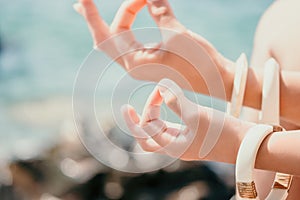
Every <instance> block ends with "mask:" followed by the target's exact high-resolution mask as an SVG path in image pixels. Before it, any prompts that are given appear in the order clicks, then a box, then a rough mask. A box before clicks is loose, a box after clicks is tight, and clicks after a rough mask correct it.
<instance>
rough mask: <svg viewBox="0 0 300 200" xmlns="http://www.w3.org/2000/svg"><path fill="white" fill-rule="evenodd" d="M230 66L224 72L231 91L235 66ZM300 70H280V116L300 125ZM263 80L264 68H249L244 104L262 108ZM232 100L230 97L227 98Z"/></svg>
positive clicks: (225, 82) (228, 89) (227, 86)
mask: <svg viewBox="0 0 300 200" xmlns="http://www.w3.org/2000/svg"><path fill="white" fill-rule="evenodd" d="M227 63H229V64H228V65H230V67H227V68H226V72H225V73H223V74H224V75H223V77H224V78H223V80H224V85H225V87H226V88H227V89H226V91H230V95H229V94H227V95H226V96H227V97H228V96H229V97H231V92H232V88H233V80H234V73H235V67H234V65H233V64H230V61H228V62H227ZM299 77H300V72H294V71H285V70H281V71H280V116H281V118H283V119H284V120H285V121H288V122H291V123H293V124H297V125H300V112H299V110H300V104H299V102H298V99H300V84H299V81H300V79H299ZM262 82H263V70H262V69H260V68H249V69H248V75H247V83H246V89H245V96H244V103H243V104H244V106H248V107H251V108H255V109H260V106H261V100H262ZM227 100H230V99H227Z"/></svg>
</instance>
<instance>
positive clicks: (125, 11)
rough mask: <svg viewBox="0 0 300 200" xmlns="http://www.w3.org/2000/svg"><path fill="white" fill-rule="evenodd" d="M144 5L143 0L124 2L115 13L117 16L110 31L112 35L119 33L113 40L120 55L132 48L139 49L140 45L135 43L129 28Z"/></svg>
mask: <svg viewBox="0 0 300 200" xmlns="http://www.w3.org/2000/svg"><path fill="white" fill-rule="evenodd" d="M145 5H146V2H145V0H127V1H124V2H123V3H122V5H121V7H120V8H119V10H118V11H117V14H116V16H115V18H114V20H113V22H112V24H111V26H110V31H111V32H112V33H114V34H117V33H121V32H122V34H121V35H119V36H118V37H116V38H115V40H116V41H115V44H116V47H117V49H118V50H119V51H120V53H126V52H127V51H128V50H130V49H132V48H135V49H136V48H141V47H142V45H141V44H140V43H139V42H137V41H136V39H135V37H134V34H133V33H132V32H131V30H130V28H131V26H132V24H133V22H134V19H135V17H136V15H137V13H138V12H139V11H140V10H141V9H142V8H143V7H144V6H145Z"/></svg>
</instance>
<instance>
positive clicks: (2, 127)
mask: <svg viewBox="0 0 300 200" xmlns="http://www.w3.org/2000/svg"><path fill="white" fill-rule="evenodd" d="M74 2H75V1H70V0H63V1H62V0H59V1H58V0H51V1H37V0H36V1H34V0H12V1H9V2H7V1H4V0H0V37H1V41H2V43H3V52H2V54H1V55H0V157H1V155H2V156H3V155H7V154H9V155H11V154H15V151H16V150H15V148H16V147H15V146H18V145H21V146H22V145H23V146H24V148H26V147H28V146H31V147H32V145H35V146H37V148H39V147H40V146H47V144H51V143H53V142H55V136H56V135H57V133H59V132H60V129H61V126H62V124H65V121H66V119H69V118H70V115H69V112H70V107H71V95H72V87H73V82H74V79H75V76H76V72H77V70H78V68H79V66H80V64H81V62H82V61H83V60H84V58H85V57H86V56H87V55H88V53H89V52H90V51H91V50H92V48H91V47H92V42H91V40H90V36H89V33H88V30H87V28H86V25H85V23H84V21H83V19H82V18H81V17H80V16H79V15H78V14H77V13H75V11H73V9H72V4H73V3H74ZM121 2H122V1H120V0H115V1H97V5H98V7H99V10H100V12H101V14H102V16H103V17H104V18H105V19H106V20H107V21H108V22H111V21H112V19H113V16H114V13H115V12H116V10H117V9H118V7H119V5H120V3H121ZM170 2H171V5H172V6H173V8H174V12H175V13H176V15H177V18H178V19H179V20H180V21H181V22H182V23H183V24H184V25H185V26H186V27H188V28H189V29H191V30H193V31H195V32H197V33H199V34H201V35H202V36H204V37H206V38H207V39H208V40H210V41H211V42H212V43H213V44H214V45H215V46H216V47H217V49H219V50H220V51H221V52H222V53H223V54H224V55H225V56H227V57H228V58H230V59H234V60H235V59H236V58H237V57H238V56H239V54H240V53H241V52H246V54H247V55H248V57H250V55H251V49H252V41H253V34H254V31H255V27H256V25H257V22H258V19H259V17H260V16H261V14H262V13H263V11H264V10H265V9H266V8H267V7H268V6H269V5H270V3H271V2H272V1H270V0H266V1H261V0H243V1H233V0H227V1H222V0H189V1H184V0H172V1H170ZM150 26H155V24H154V23H153V22H152V20H151V18H150V16H149V15H148V14H147V10H146V9H145V10H143V11H142V12H141V13H140V14H139V16H138V18H137V20H136V22H135V24H134V27H135V28H140V27H150ZM103 98H104V100H105V98H106V97H105V95H103ZM66 113H67V114H66ZM28 144H29V145H28Z"/></svg>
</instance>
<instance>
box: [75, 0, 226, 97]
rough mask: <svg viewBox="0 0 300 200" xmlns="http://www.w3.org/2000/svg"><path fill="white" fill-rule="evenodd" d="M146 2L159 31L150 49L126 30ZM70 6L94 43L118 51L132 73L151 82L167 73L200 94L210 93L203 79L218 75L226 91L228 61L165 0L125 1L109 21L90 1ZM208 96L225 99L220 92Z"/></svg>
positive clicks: (211, 80) (208, 80) (207, 80)
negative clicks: (80, 18)
mask: <svg viewBox="0 0 300 200" xmlns="http://www.w3.org/2000/svg"><path fill="white" fill-rule="evenodd" d="M146 5H147V6H148V10H149V13H150V15H151V16H152V18H153V19H154V21H155V22H156V24H157V25H158V27H159V28H160V30H161V33H162V41H161V42H160V43H158V44H157V45H154V46H152V47H151V48H149V47H145V46H144V45H143V44H141V43H139V42H138V41H137V40H136V39H135V37H134V34H133V32H132V31H131V25H132V24H133V22H134V19H135V17H136V15H137V13H138V12H139V11H140V10H141V9H142V8H143V7H144V6H146ZM74 8H75V10H76V11H77V12H78V13H80V14H81V15H82V16H83V17H84V19H85V21H86V22H87V24H88V27H89V30H90V32H91V35H92V38H93V41H94V46H95V47H97V48H101V50H103V51H104V52H105V53H107V54H108V55H109V56H111V57H112V58H116V57H118V56H119V55H122V56H121V57H120V58H119V59H117V62H118V63H119V64H121V65H122V66H123V68H124V69H125V70H126V71H127V72H128V73H130V74H131V75H132V76H133V77H134V78H136V79H141V80H150V81H155V82H158V81H159V80H161V79H163V78H169V79H172V80H174V81H176V83H177V84H179V86H180V87H182V88H185V89H189V90H192V91H196V92H199V93H203V94H209V93H210V91H209V88H208V86H207V85H208V84H214V82H216V79H220V84H225V85H224V86H223V88H224V87H225V92H226V95H227V96H229V97H230V96H231V85H232V73H231V72H229V71H230V70H231V69H230V67H227V66H231V65H232V62H231V61H229V60H227V59H225V58H224V57H223V56H222V55H221V54H219V53H218V51H217V50H216V49H215V48H214V47H213V46H212V45H211V44H210V43H209V42H208V41H207V40H206V39H205V38H203V37H201V36H199V35H197V34H195V33H193V32H191V31H189V30H188V29H186V28H185V27H184V26H183V25H182V24H181V23H180V22H179V21H178V20H177V19H176V17H175V15H174V13H173V11H172V9H171V7H170V5H169V3H168V1H167V0H152V1H151V0H148V1H147V2H146V1H145V0H128V1H124V3H122V5H121V7H120V8H119V10H118V12H117V14H116V16H115V18H114V20H113V22H112V24H111V25H110V26H108V25H107V24H106V22H105V21H104V20H103V19H102V17H101V16H100V15H99V13H98V10H97V8H96V6H95V4H94V2H93V0H79V2H78V3H76V4H75V5H74ZM115 36H116V37H115ZM109 38H111V39H109ZM114 38H115V39H114ZM108 39H109V40H108ZM104 41H106V42H104ZM102 42H104V43H102ZM101 43H102V45H101ZM162 49H166V50H167V51H164V50H162ZM130 50H131V53H128V51H130ZM132 50H133V51H132ZM125 52H127V54H125V55H123V53H125ZM223 93H224V90H223ZM212 96H217V97H220V98H223V99H224V98H226V97H225V96H224V94H215V95H212Z"/></svg>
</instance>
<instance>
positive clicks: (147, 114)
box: [140, 86, 163, 126]
mask: <svg viewBox="0 0 300 200" xmlns="http://www.w3.org/2000/svg"><path fill="white" fill-rule="evenodd" d="M162 102H163V99H162V97H161V96H160V93H159V90H158V86H156V87H155V88H154V90H153V92H152V93H151V94H150V96H149V97H148V99H147V102H146V104H145V106H144V110H143V114H142V118H141V122H140V125H141V126H144V125H145V124H146V123H147V122H149V121H151V120H155V119H158V118H159V117H160V106H161V104H162Z"/></svg>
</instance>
